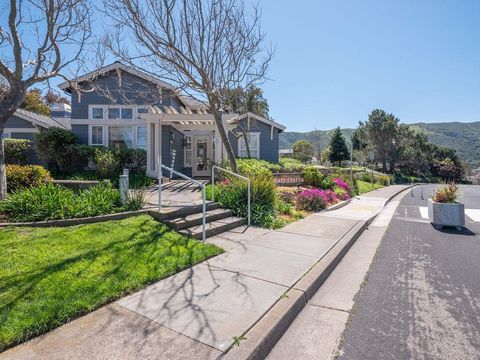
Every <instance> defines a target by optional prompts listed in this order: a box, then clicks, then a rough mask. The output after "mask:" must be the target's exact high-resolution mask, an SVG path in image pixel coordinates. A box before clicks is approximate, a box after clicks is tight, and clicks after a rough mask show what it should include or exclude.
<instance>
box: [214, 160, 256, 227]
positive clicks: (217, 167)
mask: <svg viewBox="0 0 480 360" xmlns="http://www.w3.org/2000/svg"><path fill="white" fill-rule="evenodd" d="M215 169H218V170H220V171H223V172H226V173H227V174H230V175H233V176H236V177H238V178H240V179H242V180H245V181H246V182H247V187H248V195H247V197H248V226H250V218H251V215H250V198H251V195H250V179H249V178H248V177H245V176H242V175H239V174H237V173H234V172H233V171H230V170H227V169H224V168H222V167H220V166H217V165H214V166H213V167H212V202H214V201H215Z"/></svg>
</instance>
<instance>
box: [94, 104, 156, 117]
mask: <svg viewBox="0 0 480 360" xmlns="http://www.w3.org/2000/svg"><path fill="white" fill-rule="evenodd" d="M148 107H149V106H148V105H101V104H90V105H88V119H89V120H91V121H101V120H110V121H112V120H116V121H135V120H138V119H139V116H141V115H145V113H143V114H141V113H139V112H138V109H139V108H142V109H144V108H146V109H148ZM93 108H101V109H103V118H102V119H94V118H93ZM122 108H123V109H132V110H133V111H132V118H131V119H122V118H121V113H122V111H121V110H120V111H119V115H120V117H118V118H116V119H109V118H108V109H122Z"/></svg>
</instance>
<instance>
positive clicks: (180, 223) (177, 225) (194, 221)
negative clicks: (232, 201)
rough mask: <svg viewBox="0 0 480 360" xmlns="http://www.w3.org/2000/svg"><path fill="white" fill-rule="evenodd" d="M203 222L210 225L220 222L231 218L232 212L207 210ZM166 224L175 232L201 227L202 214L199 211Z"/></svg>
mask: <svg viewBox="0 0 480 360" xmlns="http://www.w3.org/2000/svg"><path fill="white" fill-rule="evenodd" d="M205 215H206V216H205V221H206V222H207V223H210V222H212V221H216V220H221V219H225V218H228V217H230V216H232V210H227V209H222V208H218V209H213V210H208V211H207V212H206V214H205ZM166 222H167V224H169V225H170V226H171V227H173V228H174V229H175V230H177V231H178V230H182V229H186V228H189V227H194V226H196V225H201V224H202V222H203V212H202V211H200V212H198V213H195V214H190V215H187V216H180V217H177V218H175V219H171V220H167V221H166Z"/></svg>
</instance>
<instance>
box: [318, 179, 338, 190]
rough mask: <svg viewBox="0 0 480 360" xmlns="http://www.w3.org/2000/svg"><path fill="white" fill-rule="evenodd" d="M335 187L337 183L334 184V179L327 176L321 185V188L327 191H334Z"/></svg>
mask: <svg viewBox="0 0 480 360" xmlns="http://www.w3.org/2000/svg"><path fill="white" fill-rule="evenodd" d="M334 186H335V183H334V182H333V177H331V176H325V177H324V178H323V180H322V182H321V184H320V186H319V187H320V188H322V189H325V190H328V189H330V190H332V189H333V188H334Z"/></svg>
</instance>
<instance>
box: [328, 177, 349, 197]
mask: <svg viewBox="0 0 480 360" xmlns="http://www.w3.org/2000/svg"><path fill="white" fill-rule="evenodd" d="M332 181H333V182H334V183H335V185H336V186H335V187H338V188H340V189H343V190H344V191H345V192H346V193H347V194H348V195H352V189H351V188H350V185H348V184H347V182H346V181H343V180H342V179H341V178H333V179H332ZM334 190H335V189H334Z"/></svg>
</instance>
